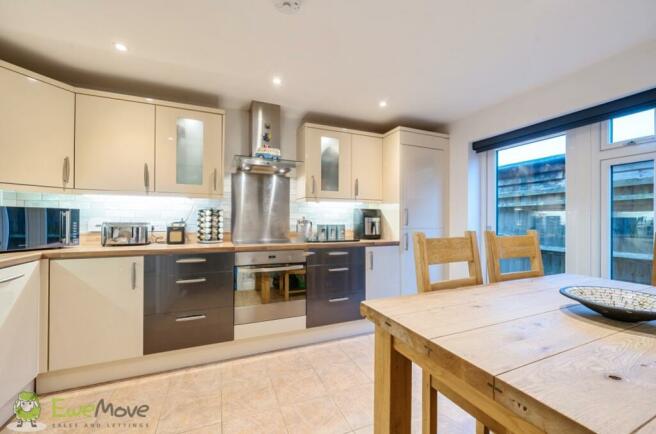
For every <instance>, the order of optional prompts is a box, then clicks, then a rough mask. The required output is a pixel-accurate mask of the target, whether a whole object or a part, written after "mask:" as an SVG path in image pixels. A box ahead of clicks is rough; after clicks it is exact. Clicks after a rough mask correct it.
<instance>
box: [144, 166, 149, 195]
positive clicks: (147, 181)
mask: <svg viewBox="0 0 656 434" xmlns="http://www.w3.org/2000/svg"><path fill="white" fill-rule="evenodd" d="M144 187H146V191H148V187H150V173H149V171H148V163H144Z"/></svg>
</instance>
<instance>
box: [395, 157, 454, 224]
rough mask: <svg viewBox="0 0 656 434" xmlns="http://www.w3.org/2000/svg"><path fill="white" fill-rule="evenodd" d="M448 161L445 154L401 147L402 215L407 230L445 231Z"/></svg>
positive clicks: (402, 222)
mask: <svg viewBox="0 0 656 434" xmlns="http://www.w3.org/2000/svg"><path fill="white" fill-rule="evenodd" d="M446 168H447V161H446V155H445V152H444V151H441V150H436V149H428V148H421V147H418V146H406V145H403V146H401V179H402V181H401V182H402V190H401V191H402V193H403V197H402V199H401V201H402V210H401V211H402V215H401V219H402V221H401V224H402V225H403V227H407V228H415V229H416V228H428V229H435V228H443V227H444V219H443V213H444V207H445V204H444V197H445V194H444V193H445V192H444V190H445V179H446V177H447V176H448V173H447V169H446Z"/></svg>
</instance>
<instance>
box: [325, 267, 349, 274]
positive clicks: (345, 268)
mask: <svg viewBox="0 0 656 434" xmlns="http://www.w3.org/2000/svg"><path fill="white" fill-rule="evenodd" d="M348 270H349V269H348V267H342V268H329V269H328V271H329V272H330V273H337V272H339V271H348Z"/></svg>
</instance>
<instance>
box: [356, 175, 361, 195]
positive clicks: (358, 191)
mask: <svg viewBox="0 0 656 434" xmlns="http://www.w3.org/2000/svg"><path fill="white" fill-rule="evenodd" d="M359 195H360V180H359V179H358V178H355V197H356V198H357V197H358V196H359Z"/></svg>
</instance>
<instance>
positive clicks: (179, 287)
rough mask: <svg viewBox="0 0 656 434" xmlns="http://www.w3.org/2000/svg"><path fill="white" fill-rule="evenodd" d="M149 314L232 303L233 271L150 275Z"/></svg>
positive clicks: (145, 304) (145, 305) (146, 304)
mask: <svg viewBox="0 0 656 434" xmlns="http://www.w3.org/2000/svg"><path fill="white" fill-rule="evenodd" d="M146 280H147V285H146V293H145V300H144V301H145V303H144V313H145V314H146V315H151V314H160V313H172V312H184V311H188V310H193V309H207V308H217V307H230V308H232V306H233V297H234V292H233V290H232V285H233V282H232V272H222V273H187V274H179V275H177V276H173V275H169V276H167V275H165V274H159V275H148V276H147V278H146Z"/></svg>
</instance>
